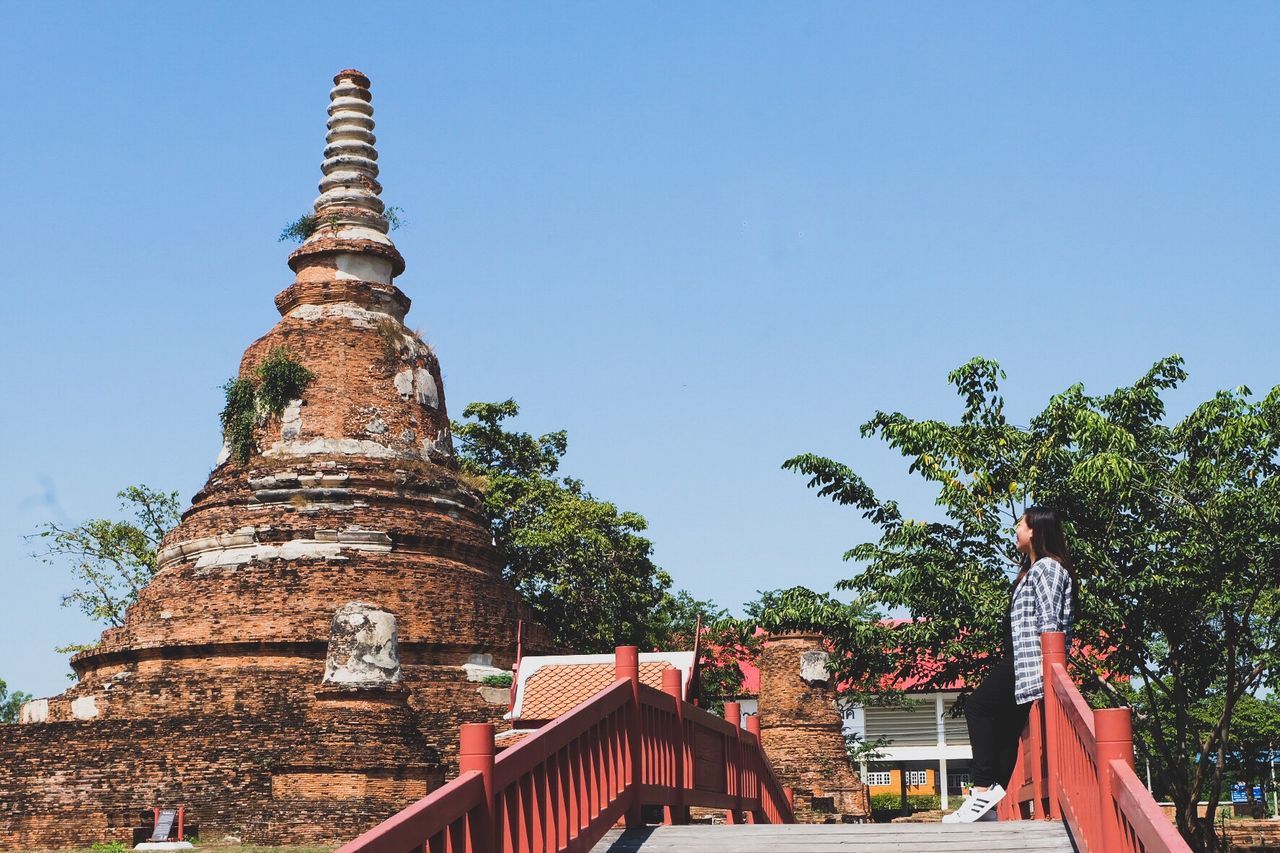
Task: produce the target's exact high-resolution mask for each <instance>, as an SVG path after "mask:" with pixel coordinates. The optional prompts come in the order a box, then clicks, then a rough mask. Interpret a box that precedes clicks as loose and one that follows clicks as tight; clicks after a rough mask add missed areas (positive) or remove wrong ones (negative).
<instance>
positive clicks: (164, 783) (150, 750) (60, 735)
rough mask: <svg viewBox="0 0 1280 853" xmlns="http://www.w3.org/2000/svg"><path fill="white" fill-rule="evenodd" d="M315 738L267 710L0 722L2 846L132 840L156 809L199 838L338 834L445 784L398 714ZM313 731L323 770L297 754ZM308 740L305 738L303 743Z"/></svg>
mask: <svg viewBox="0 0 1280 853" xmlns="http://www.w3.org/2000/svg"><path fill="white" fill-rule="evenodd" d="M346 720H347V725H346V726H343V727H338V726H334V725H333V724H332V721H329V724H328V725H327V726H325V728H324V730H323V731H318V730H316V729H311V728H309V727H310V726H314V725H317V724H322V721H321V720H319V719H317V718H314V717H313V718H311V719H308V715H306V714H300V713H297V712H296V711H294V710H293V709H290V708H288V707H285V706H284V705H282V706H281V707H279V708H278V709H277V712H276V713H275V714H274V715H252V716H249V715H240V714H237V715H232V716H214V715H207V714H206V715H200V716H194V717H187V718H185V719H184V718H182V717H178V716H170V717H166V718H163V719H157V720H140V719H132V720H111V719H105V720H100V721H76V722H61V723H47V724H43V725H8V726H0V752H2V753H3V754H4V755H5V760H4V761H3V762H0V791H4V792H5V793H6V795H5V796H4V797H0V848H3V849H11V850H31V849H38V848H42V847H49V846H67V847H72V846H82V845H87V844H89V843H92V842H98V841H122V842H127V843H132V827H134V826H138V825H140V821H139V815H140V813H141V812H143V811H145V810H148V809H150V808H152V807H154V806H164V807H176V806H178V805H179V804H181V805H184V806H185V808H186V815H187V820H188V822H190V823H194V824H198V825H199V826H200V831H201V834H202V835H203V836H204V837H205V838H206V839H214V840H216V839H218V838H221V837H222V836H224V835H227V834H232V835H237V836H241V837H246V838H253V839H257V840H260V841H262V842H264V843H283V842H287V841H297V842H312V841H314V842H326V841H339V840H344V839H349V838H350V837H351V836H352V829H353V828H364V827H368V826H372V825H373V824H375V823H377V822H378V821H380V820H383V819H385V818H387V817H389V816H390V815H392V814H394V813H395V812H396V811H398V810H399V809H401V808H403V807H405V806H406V805H408V804H410V803H412V802H414V801H415V800H417V799H419V798H420V797H422V796H423V795H424V794H425V792H426V791H427V789H428V786H429V785H432V786H434V785H436V784H439V782H440V781H441V779H442V768H440V767H439V766H429V765H427V764H425V763H424V762H423V758H422V757H423V755H424V753H425V749H424V747H423V744H422V739H421V736H420V735H419V733H418V731H417V728H416V726H415V725H414V724H413V721H412V719H411V718H410V715H409V713H408V712H407V709H404V710H403V711H402V712H401V713H399V714H389V715H388V714H381V715H379V714H377V713H370V714H349V715H346ZM316 735H322V736H323V737H322V743H323V746H324V755H323V756H322V758H323V764H322V766H316V765H315V763H314V761H309V760H308V759H309V758H315V757H316V756H315V755H314V749H313V754H312V755H310V756H308V755H307V753H306V752H305V751H303V750H302V749H301V747H302V746H303V741H304V740H305V739H310V738H314V737H315V736H316ZM312 742H313V743H314V740H312Z"/></svg>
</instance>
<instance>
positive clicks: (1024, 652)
mask: <svg viewBox="0 0 1280 853" xmlns="http://www.w3.org/2000/svg"><path fill="white" fill-rule="evenodd" d="M1072 619H1073V614H1072V612H1071V575H1070V574H1069V573H1068V572H1067V570H1066V569H1065V568H1063V566H1062V564H1061V563H1059V562H1058V561H1057V560H1055V559H1053V558H1052V557H1044V558H1043V559H1040V560H1036V562H1035V563H1034V564H1033V565H1032V566H1031V568H1030V569H1029V570H1028V571H1027V575H1026V577H1024V578H1023V579H1022V582H1021V583H1020V584H1018V585H1017V586H1016V587H1015V588H1014V590H1013V602H1012V603H1011V605H1010V607H1009V621H1010V625H1011V627H1012V635H1013V701H1015V702H1017V703H1018V704H1019V705H1021V704H1022V703H1024V702H1031V701H1033V700H1035V699H1039V698H1041V697H1042V696H1044V672H1043V668H1042V665H1041V655H1040V635H1041V634H1042V633H1044V632H1045V631H1066V632H1070V631H1071V622H1072Z"/></svg>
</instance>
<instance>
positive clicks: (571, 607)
mask: <svg viewBox="0 0 1280 853" xmlns="http://www.w3.org/2000/svg"><path fill="white" fill-rule="evenodd" d="M518 412H519V407H518V406H517V405H516V403H515V401H513V400H507V401H505V402H502V403H472V404H471V405H469V406H467V407H466V409H464V410H463V417H465V418H469V419H471V420H469V421H467V422H461V423H454V424H453V431H454V434H455V435H456V436H457V438H458V446H459V461H460V463H461V466H462V470H463V472H464V473H466V474H469V475H472V476H480V477H483V478H484V479H485V483H486V490H485V492H484V502H485V510H486V512H487V514H488V516H489V521H490V526H491V529H492V530H493V536H494V541H495V542H496V543H497V545H498V549H499V551H500V552H501V555H502V559H503V574H504V576H505V577H506V578H507V579H508V580H509V581H510V582H511V583H512V584H514V585H515V587H516V589H517V590H519V592H520V594H521V595H522V596H523V597H524V599H525V600H526V601H527V602H529V604H530V605H531V606H532V607H533V609H534V612H535V614H536V615H537V617H538V620H539V621H540V622H541V623H542V624H543V625H545V626H546V627H547V629H548V630H549V631H550V632H551V635H552V637H553V639H554V641H555V643H556V645H558V646H560V647H562V648H565V649H572V650H573V651H575V652H605V651H611V650H612V649H613V648H614V646H616V645H623V644H636V645H642V646H643V645H646V644H647V642H646V641H647V640H649V639H651V637H652V635H653V631H652V621H653V614H654V612H655V610H657V609H658V608H660V606H661V605H662V603H663V601H664V598H663V597H664V595H665V593H666V591H667V589H668V588H669V587H670V585H671V578H670V577H669V576H668V575H667V573H666V572H664V571H662V570H661V569H660V568H658V567H657V566H656V565H655V564H654V562H653V560H652V557H651V554H652V551H653V545H652V544H651V543H650V542H649V540H648V539H646V538H644V537H643V536H641V535H640V534H641V533H642V532H643V531H644V530H645V528H646V526H647V524H646V522H645V520H644V518H643V517H642V516H640V515H639V514H637V513H634V512H624V511H619V510H618V508H617V507H616V506H614V505H613V504H612V503H609V502H607V501H602V500H599V499H597V498H596V497H594V496H593V495H592V494H591V493H590V492H588V491H587V490H586V488H585V487H584V485H583V483H582V482H581V481H580V480H575V479H573V478H571V477H559V476H557V472H558V470H559V467H560V458H561V457H562V456H563V455H564V453H565V450H566V449H567V447H568V437H567V435H566V434H565V432H564V431H563V430H561V431H559V432H553V433H548V434H546V435H543V436H541V437H538V438H535V437H533V436H531V435H529V434H528V433H523V432H509V431H508V430H507V429H506V427H505V423H504V422H505V421H506V420H507V419H508V418H512V417H515V416H516V414H517V413H518Z"/></svg>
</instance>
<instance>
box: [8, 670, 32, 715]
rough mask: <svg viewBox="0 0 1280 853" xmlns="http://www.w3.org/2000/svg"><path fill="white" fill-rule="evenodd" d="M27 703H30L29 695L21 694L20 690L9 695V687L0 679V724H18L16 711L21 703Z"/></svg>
mask: <svg viewBox="0 0 1280 853" xmlns="http://www.w3.org/2000/svg"><path fill="white" fill-rule="evenodd" d="M29 701H31V694H30V693H23V692H22V691H21V690H15V691H14V692H13V693H10V692H9V685H7V684H5V683H4V679H3V678H0V723H16V722H18V709H20V708H21V707H22V703H23V702H29Z"/></svg>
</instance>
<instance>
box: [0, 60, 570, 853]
mask: <svg viewBox="0 0 1280 853" xmlns="http://www.w3.org/2000/svg"><path fill="white" fill-rule="evenodd" d="M361 81H363V83H361ZM335 83H336V86H335V88H334V90H333V93H331V98H332V102H331V107H330V115H331V118H330V134H329V142H330V148H331V149H333V148H341V147H342V146H343V145H346V146H348V148H350V149H351V150H356V149H359V150H361V151H365V152H366V153H367V152H371V151H372V139H373V136H372V133H371V132H369V131H370V130H371V128H372V126H373V123H372V120H371V119H369V118H368V116H369V115H371V114H372V109H371V108H368V107H367V104H368V102H369V96H368V91H367V86H368V81H367V80H366V79H365V78H364V77H363V75H360V74H359V73H358V72H342V73H341V74H339V76H338V77H337V78H335ZM362 122H363V123H362ZM353 140H363V141H353ZM339 153H340V154H341V152H339ZM326 156H327V157H330V159H327V160H326V161H325V175H326V178H325V181H324V182H322V184H321V188H322V191H324V193H325V194H324V195H322V196H321V198H320V199H319V200H318V201H317V216H318V217H320V218H321V220H322V221H323V222H325V223H327V224H326V226H325V227H322V228H321V229H319V231H318V232H317V234H315V235H313V236H312V238H310V239H308V240H307V242H306V243H304V244H303V246H302V247H301V248H300V249H298V250H297V251H295V252H294V253H293V255H291V257H290V266H291V267H292V269H293V270H294V272H295V274H296V278H295V281H294V282H293V283H292V284H291V285H290V286H289V287H287V288H286V289H285V290H284V291H283V292H282V293H281V294H280V295H279V296H278V297H277V299H276V304H277V307H278V308H279V309H280V311H281V314H282V317H281V320H280V322H279V323H277V324H276V326H275V327H274V328H273V329H271V331H269V332H268V333H267V334H266V335H264V336H263V337H262V338H260V339H258V340H257V341H255V342H254V343H252V344H251V345H250V346H249V348H248V349H247V350H246V352H245V355H244V358H243V359H242V361H241V364H240V375H241V376H243V377H251V376H252V375H253V372H254V370H255V369H256V367H257V366H258V364H260V363H261V361H262V360H263V358H264V357H265V356H266V355H267V353H269V352H270V351H271V350H273V349H275V348H277V347H285V348H286V349H287V350H288V351H289V353H290V354H291V355H292V356H293V357H294V358H295V359H297V360H298V361H299V362H301V363H302V364H303V365H304V366H306V367H307V368H308V369H309V370H311V371H312V372H313V373H314V374H315V377H316V378H315V380H314V381H313V382H312V383H311V384H310V385H309V386H308V387H307V389H306V390H305V392H304V393H303V394H302V397H301V398H300V399H299V400H295V401H292V402H291V403H290V405H289V406H288V407H286V410H285V412H284V414H283V415H282V416H280V417H271V418H268V419H267V420H266V421H265V422H264V423H262V424H260V426H259V427H258V429H257V434H256V436H255V437H256V439H257V443H258V445H259V448H260V451H261V452H259V453H258V454H256V455H254V456H253V457H252V458H250V459H249V460H248V462H247V463H243V464H242V463H240V462H239V461H237V460H236V459H234V458H232V457H230V455H229V454H227V453H226V452H225V451H224V454H223V456H222V457H220V459H219V462H218V464H217V467H216V468H215V469H214V470H213V472H212V473H211V474H210V476H209V480H208V482H207V483H206V484H205V486H204V488H203V489H201V490H200V492H199V493H198V494H196V496H195V497H194V499H193V501H192V504H191V507H190V508H189V509H188V510H187V511H186V512H185V513H184V515H183V518H182V522H181V524H180V525H179V526H178V527H177V528H176V529H174V530H173V531H172V532H171V533H170V534H169V535H168V537H166V539H165V541H164V543H163V546H162V548H161V551H160V558H159V562H160V569H159V572H158V574H157V575H156V577H155V578H154V579H153V580H152V582H151V583H150V584H149V585H148V586H147V587H146V588H145V589H144V590H143V591H142V594H141V595H140V596H139V598H138V601H137V602H136V603H135V604H134V605H133V606H132V607H130V608H129V611H128V614H127V618H126V619H125V624H124V625H123V627H121V628H117V629H112V630H108V631H106V632H104V633H103V635H102V641H101V644H100V645H99V646H98V647H97V648H95V649H93V650H91V651H88V652H84V653H81V654H80V655H78V656H76V657H75V658H74V659H73V661H72V665H73V667H74V668H75V670H76V672H77V673H78V674H79V676H80V679H79V681H78V683H77V684H76V685H75V686H74V687H72V688H71V689H69V690H68V691H66V692H65V693H63V694H61V695H59V696H55V697H51V698H49V699H47V700H40V701H38V702H35V703H32V704H31V705H30V706H28V707H27V708H26V710H25V712H24V717H25V718H26V720H27V722H26V723H25V724H22V725H14V726H0V754H3V755H4V756H5V760H4V761H3V762H0V847H3V848H6V849H24V850H27V849H33V848H38V847H43V846H75V845H87V844H89V843H92V842H98V841H124V842H130V841H131V838H132V836H131V831H130V828H131V827H132V826H135V825H137V824H138V815H139V813H140V812H142V811H144V810H149V809H151V808H152V807H154V806H162V807H176V806H177V805H179V804H182V805H185V807H186V810H187V816H188V818H187V819H188V820H189V821H190V822H192V823H197V824H199V825H200V827H201V833H202V835H203V836H204V837H205V838H206V839H208V840H217V839H218V838H221V837H222V836H223V835H226V834H231V835H236V836H239V837H241V838H242V839H244V840H245V841H246V842H256V843H268V844H271V843H281V842H286V841H288V842H293V843H312V842H315V843H319V842H332V841H341V840H346V839H349V838H351V837H353V836H355V835H357V834H358V833H360V832H361V831H363V830H364V829H367V828H368V827H369V826H371V825H373V824H374V823H376V822H378V821H380V820H382V819H384V818H386V817H388V816H390V815H391V814H393V813H395V812H396V811H398V810H399V809H401V808H403V807H404V806H406V805H408V804H410V803H412V802H413V801H415V800H417V799H419V798H420V797H422V796H423V794H424V793H425V792H426V791H427V790H428V789H429V788H431V787H432V786H434V785H437V784H439V783H440V782H441V780H443V779H444V778H446V777H447V776H448V775H450V774H451V773H452V771H453V770H454V767H455V762H456V755H455V753H456V742H457V730H458V725H459V724H460V723H463V722H481V721H497V720H498V719H500V717H501V715H502V714H503V713H505V712H506V710H507V709H506V706H505V704H503V705H494V704H491V703H489V702H486V701H485V700H484V698H482V697H481V695H480V692H479V690H478V688H479V685H478V684H476V683H474V682H469V681H467V677H466V673H465V671H464V670H463V669H462V665H463V664H465V663H468V661H469V660H470V659H471V658H472V656H474V655H489V656H491V658H492V663H494V664H495V665H497V666H501V667H505V668H510V666H511V665H512V663H513V661H514V658H515V652H516V636H515V633H516V625H517V622H518V620H520V619H522V618H524V619H526V620H527V619H528V617H529V612H528V610H527V608H526V607H525V605H524V604H523V603H522V602H521V601H520V600H519V598H518V597H517V595H516V593H515V591H514V589H512V588H511V587H510V586H509V585H508V584H506V583H505V582H503V580H502V579H501V574H500V569H501V566H500V564H499V560H498V556H497V554H496V553H495V551H494V548H493V545H492V538H491V536H490V534H489V531H488V529H487V527H486V524H485V521H484V518H483V517H482V515H481V513H480V496H479V495H478V493H477V492H476V491H475V489H474V488H473V487H472V485H471V483H470V482H469V481H468V479H467V478H466V477H463V476H461V475H460V474H459V473H458V470H457V463H456V461H455V460H454V456H453V447H452V439H451V437H450V435H449V417H448V413H447V410H446V408H445V400H444V388H443V383H442V381H441V373H440V364H439V361H438V359H437V358H436V356H435V354H434V353H433V352H432V351H431V350H430V348H429V347H427V346H426V345H425V344H424V343H423V342H422V340H421V339H420V338H419V336H418V335H417V334H416V333H415V332H412V331H410V330H409V329H407V328H406V327H405V326H404V323H403V317H404V313H405V311H407V310H408V308H409V299H408V298H407V297H406V296H405V295H404V294H403V293H402V292H401V291H400V290H399V288H398V287H396V286H395V285H394V284H392V283H391V279H392V277H393V276H394V275H396V274H399V272H400V271H401V270H402V269H403V266H404V263H403V260H401V259H400V256H399V253H398V252H396V250H395V247H394V246H393V245H391V243H390V240H389V239H388V238H386V236H385V232H386V225H385V219H383V218H381V210H382V208H381V202H380V201H379V200H378V199H377V198H376V189H375V190H369V189H368V188H369V187H374V188H378V187H377V184H376V181H374V180H373V179H372V177H371V175H374V174H376V165H373V159H374V158H376V152H373V153H372V155H371V157H369V156H361V157H356V156H354V155H343V156H337V155H331V151H330V149H326ZM353 162H354V163H355V164H356V165H354V166H353V165H352V163H353ZM326 229H327V232H326ZM210 416H211V417H212V416H213V413H210ZM350 602H366V603H368V604H371V605H373V606H374V607H377V608H380V609H382V610H385V611H388V612H389V613H391V614H393V615H394V616H395V617H396V620H397V623H398V629H399V657H400V663H401V677H402V678H401V681H400V682H399V683H398V684H396V685H392V686H390V687H382V688H376V689H367V688H366V689H343V688H334V687H327V686H322V684H321V681H322V677H323V674H324V666H325V653H326V648H327V645H328V640H329V632H330V627H331V625H332V622H333V617H334V612H335V610H337V608H339V607H341V606H343V605H345V604H348V603H350ZM525 648H526V649H527V650H528V651H530V652H535V653H536V652H538V651H553V650H552V649H550V648H548V645H547V641H546V636H545V633H544V632H542V631H541V630H540V629H539V628H537V626H534V627H533V628H532V629H530V630H527V631H526V635H525Z"/></svg>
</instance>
